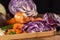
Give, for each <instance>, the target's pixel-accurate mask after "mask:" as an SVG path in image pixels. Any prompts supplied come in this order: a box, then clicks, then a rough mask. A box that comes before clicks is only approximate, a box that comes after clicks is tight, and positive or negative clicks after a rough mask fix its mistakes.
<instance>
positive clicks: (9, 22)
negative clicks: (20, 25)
mask: <svg viewBox="0 0 60 40" xmlns="http://www.w3.org/2000/svg"><path fill="white" fill-rule="evenodd" d="M14 23H15V20H14V18H12V19H10V20H7V24H14Z"/></svg>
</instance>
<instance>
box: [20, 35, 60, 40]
mask: <svg viewBox="0 0 60 40" xmlns="http://www.w3.org/2000/svg"><path fill="white" fill-rule="evenodd" d="M20 40H60V35H56V36H51V37H44V38H30V39H20Z"/></svg>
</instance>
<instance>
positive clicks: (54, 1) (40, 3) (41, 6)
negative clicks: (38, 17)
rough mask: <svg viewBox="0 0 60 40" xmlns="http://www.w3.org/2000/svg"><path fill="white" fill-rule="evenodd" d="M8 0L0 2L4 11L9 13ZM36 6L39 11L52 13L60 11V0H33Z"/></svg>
mask: <svg viewBox="0 0 60 40" xmlns="http://www.w3.org/2000/svg"><path fill="white" fill-rule="evenodd" d="M9 1H10V0H0V3H2V4H3V5H4V6H5V8H6V11H7V12H8V13H9V10H8V4H9ZM33 1H34V2H35V4H36V6H37V11H38V12H39V13H45V12H54V13H58V14H59V13H60V0H33Z"/></svg>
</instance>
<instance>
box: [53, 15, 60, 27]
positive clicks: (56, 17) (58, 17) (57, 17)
mask: <svg viewBox="0 0 60 40" xmlns="http://www.w3.org/2000/svg"><path fill="white" fill-rule="evenodd" d="M54 16H55V19H56V21H57V22H58V23H57V26H60V16H59V15H57V14H54Z"/></svg>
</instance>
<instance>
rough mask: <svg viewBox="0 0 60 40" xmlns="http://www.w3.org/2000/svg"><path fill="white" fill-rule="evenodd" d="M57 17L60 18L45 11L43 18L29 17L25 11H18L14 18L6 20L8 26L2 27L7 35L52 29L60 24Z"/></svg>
mask: <svg viewBox="0 0 60 40" xmlns="http://www.w3.org/2000/svg"><path fill="white" fill-rule="evenodd" d="M57 18H58V19H60V17H58V15H56V14H54V13H53V14H52V13H45V14H44V15H43V17H42V18H41V17H27V16H26V14H24V12H17V13H15V15H14V17H13V18H11V19H10V20H7V21H6V24H7V26H5V27H2V28H1V29H2V30H3V31H5V33H4V34H5V35H12V34H22V33H35V32H45V31H51V30H55V29H56V27H57V26H59V25H58V24H60V22H59V20H58V19H57Z"/></svg>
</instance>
